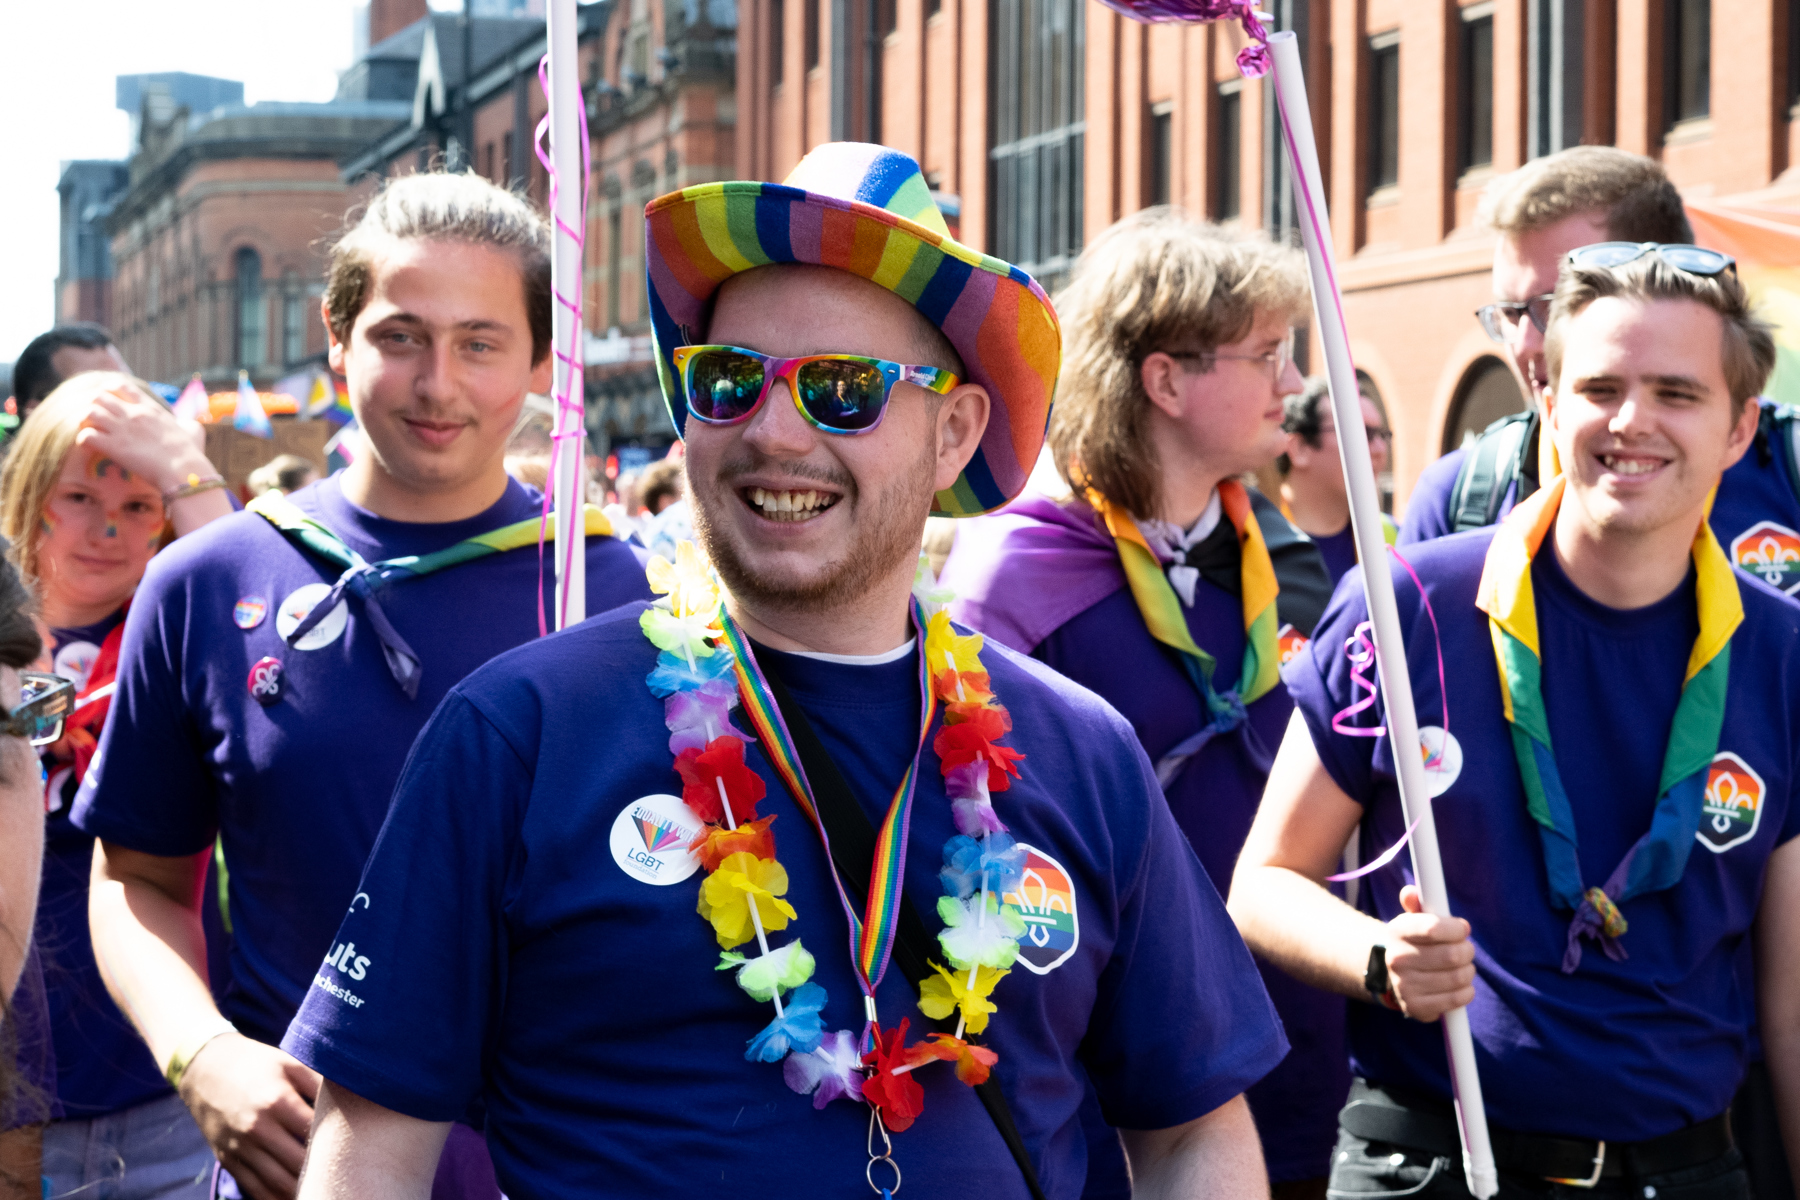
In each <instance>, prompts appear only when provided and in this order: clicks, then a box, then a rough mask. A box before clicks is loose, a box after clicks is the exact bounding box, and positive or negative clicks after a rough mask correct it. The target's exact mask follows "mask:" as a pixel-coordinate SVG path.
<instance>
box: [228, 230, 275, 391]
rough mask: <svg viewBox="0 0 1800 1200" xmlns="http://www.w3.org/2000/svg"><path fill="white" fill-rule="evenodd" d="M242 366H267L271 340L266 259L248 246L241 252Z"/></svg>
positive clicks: (239, 339)
mask: <svg viewBox="0 0 1800 1200" xmlns="http://www.w3.org/2000/svg"><path fill="white" fill-rule="evenodd" d="M236 290H237V319H238V336H237V351H238V353H237V359H238V366H239V367H241V368H246V369H253V368H256V367H260V366H262V365H263V359H264V358H265V354H264V350H265V348H266V347H267V345H268V339H267V338H266V337H265V336H264V335H265V333H266V332H267V329H268V304H267V303H266V301H265V300H264V298H263V286H262V255H260V254H258V253H257V252H256V251H254V250H252V249H251V248H250V247H248V246H245V247H244V248H243V249H242V250H239V251H238V252H237V281H236Z"/></svg>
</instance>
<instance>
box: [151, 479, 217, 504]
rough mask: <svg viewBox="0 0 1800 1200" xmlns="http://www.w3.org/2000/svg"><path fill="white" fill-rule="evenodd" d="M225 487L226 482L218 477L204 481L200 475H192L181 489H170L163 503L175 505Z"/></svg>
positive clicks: (164, 494)
mask: <svg viewBox="0 0 1800 1200" xmlns="http://www.w3.org/2000/svg"><path fill="white" fill-rule="evenodd" d="M224 486H225V480H224V479H223V478H221V477H220V476H218V475H214V476H213V477H212V478H211V479H202V478H200V476H198V475H194V474H190V475H189V476H188V477H187V482H186V483H184V484H182V485H181V486H180V487H175V488H170V489H169V490H168V491H166V492H164V493H163V503H164V504H173V503H175V501H177V500H186V499H187V498H188V497H189V496H198V495H199V494H200V493H201V492H210V491H212V490H213V489H214V488H222V487H224Z"/></svg>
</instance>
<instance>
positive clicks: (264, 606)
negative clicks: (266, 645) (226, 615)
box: [231, 596, 269, 630]
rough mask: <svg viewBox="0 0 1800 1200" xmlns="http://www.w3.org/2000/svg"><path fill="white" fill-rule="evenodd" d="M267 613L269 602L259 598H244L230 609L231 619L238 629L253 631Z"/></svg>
mask: <svg viewBox="0 0 1800 1200" xmlns="http://www.w3.org/2000/svg"><path fill="white" fill-rule="evenodd" d="M268 611H269V602H268V601H266V600H264V599H263V598H262V597H261V596H245V597H244V598H243V599H242V600H239V601H238V602H237V604H236V605H234V606H233V607H232V610H231V619H232V620H233V621H234V622H236V624H237V627H238V628H239V629H245V630H249V629H255V628H256V627H257V626H258V625H261V624H262V622H263V617H264V616H265V615H267V613H268Z"/></svg>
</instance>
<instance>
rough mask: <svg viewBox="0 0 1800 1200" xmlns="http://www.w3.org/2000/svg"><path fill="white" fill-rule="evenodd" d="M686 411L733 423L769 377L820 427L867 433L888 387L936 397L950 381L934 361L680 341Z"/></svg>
mask: <svg viewBox="0 0 1800 1200" xmlns="http://www.w3.org/2000/svg"><path fill="white" fill-rule="evenodd" d="M675 371H676V374H677V375H678V376H679V377H680V379H681V390H682V394H683V395H684V396H685V397H686V399H687V407H688V412H689V413H690V414H692V415H693V416H694V417H695V418H696V419H697V420H700V421H704V422H706V424H708V425H736V424H737V423H738V422H740V421H747V420H749V419H750V417H751V416H752V415H753V414H755V412H756V410H757V409H759V408H761V407H762V403H763V399H764V398H765V397H766V396H767V395H768V394H769V389H770V388H771V387H773V386H774V384H775V381H776V380H778V379H779V380H781V381H783V382H784V383H786V384H787V385H788V391H789V392H790V393H791V394H792V395H793V397H794V407H796V408H798V409H799V410H800V415H801V416H803V417H805V418H806V420H807V423H808V424H810V425H812V426H813V427H814V428H815V429H822V430H824V431H825V432H826V433H846V434H854V433H867V432H869V431H870V430H871V429H874V428H875V427H876V426H877V425H879V424H881V417H882V414H883V413H885V412H886V411H887V405H888V399H889V397H891V396H892V395H893V392H894V385H895V384H896V383H900V382H902V381H905V382H907V383H911V384H916V385H917V386H919V387H922V388H925V389H927V390H928V391H933V392H937V393H938V394H939V395H942V394H944V393H945V392H948V391H949V390H950V389H951V388H953V387H955V386H956V385H957V382H958V380H957V378H956V376H955V375H954V374H953V373H952V372H950V371H946V370H945V369H944V368H942V367H918V366H910V365H908V364H906V363H897V362H889V361H888V360H887V359H885V358H869V357H867V356H865V355H861V354H808V355H805V356H803V357H801V358H773V357H771V356H769V355H767V354H758V353H757V352H756V351H754V350H745V349H742V348H741V347H738V346H682V347H680V348H678V349H677V350H676V351H675Z"/></svg>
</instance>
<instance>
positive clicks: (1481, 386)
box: [1442, 354, 1528, 454]
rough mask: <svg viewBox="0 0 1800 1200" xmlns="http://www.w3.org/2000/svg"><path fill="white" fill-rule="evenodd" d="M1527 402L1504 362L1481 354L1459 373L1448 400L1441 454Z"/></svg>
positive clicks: (1523, 406)
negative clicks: (1465, 369) (1453, 391)
mask: <svg viewBox="0 0 1800 1200" xmlns="http://www.w3.org/2000/svg"><path fill="white" fill-rule="evenodd" d="M1527 407H1528V405H1527V404H1526V403H1525V397H1524V396H1523V395H1521V394H1520V393H1519V383H1518V380H1516V379H1515V378H1513V373H1512V371H1511V370H1510V369H1509V368H1508V367H1507V365H1506V364H1505V363H1503V362H1501V361H1500V360H1499V359H1497V358H1495V357H1494V356H1493V355H1491V354H1490V355H1483V356H1482V357H1480V358H1478V359H1476V360H1475V361H1474V362H1473V363H1471V364H1470V365H1469V369H1468V370H1467V371H1464V372H1463V377H1462V382H1461V383H1459V384H1458V385H1457V387H1456V399H1455V400H1453V401H1451V403H1450V419H1449V420H1448V421H1446V422H1445V423H1444V444H1443V446H1442V452H1443V453H1446V454H1447V453H1449V452H1450V451H1452V450H1455V449H1457V448H1458V447H1460V446H1461V445H1463V444H1464V443H1465V442H1469V441H1473V440H1474V439H1475V438H1476V437H1477V436H1478V435H1479V434H1480V433H1481V431H1482V430H1484V429H1486V428H1487V427H1488V426H1489V425H1492V424H1493V423H1494V422H1495V421H1498V420H1499V419H1500V418H1501V417H1509V416H1511V415H1512V414H1513V413H1517V412H1524V411H1525V409H1526V408H1527Z"/></svg>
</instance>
